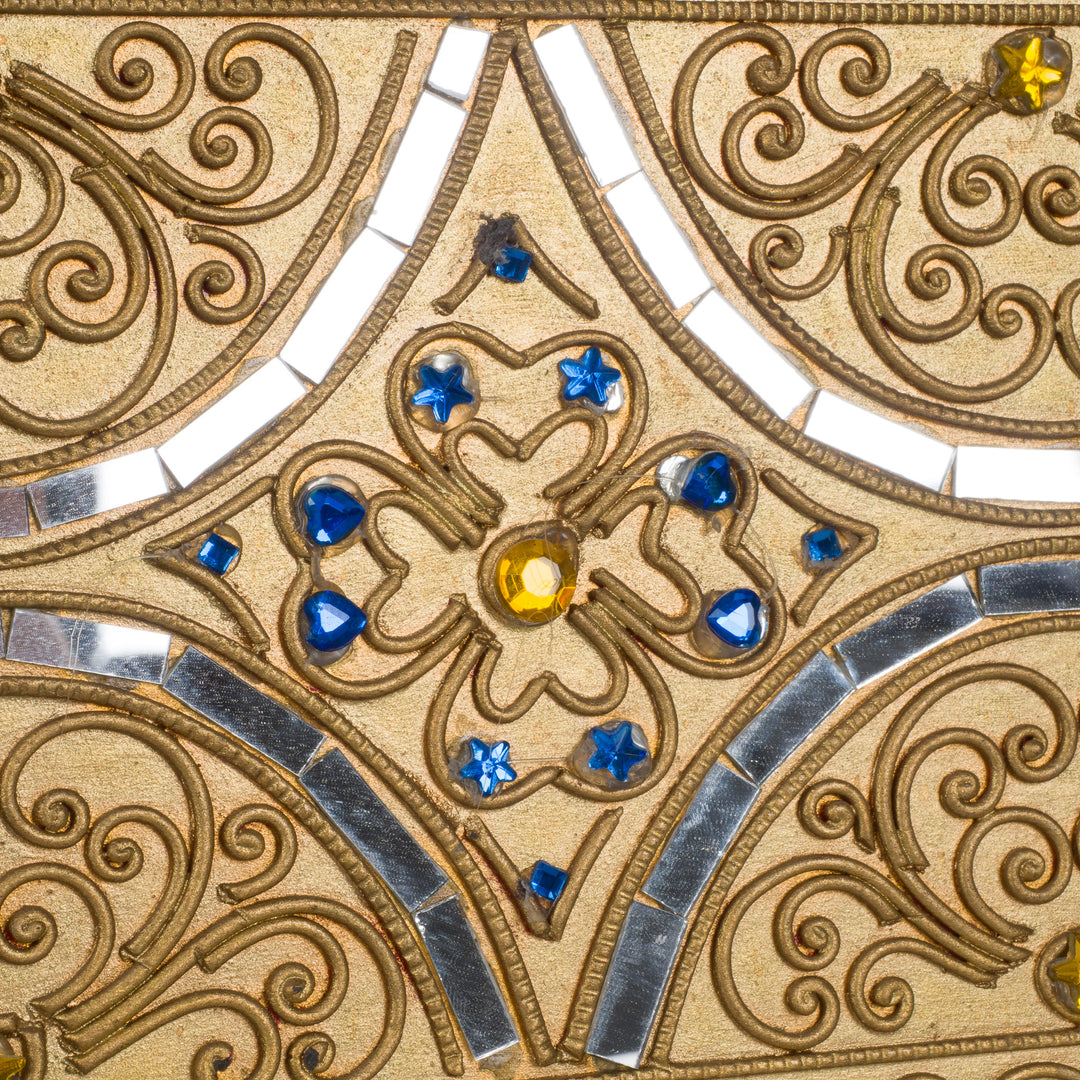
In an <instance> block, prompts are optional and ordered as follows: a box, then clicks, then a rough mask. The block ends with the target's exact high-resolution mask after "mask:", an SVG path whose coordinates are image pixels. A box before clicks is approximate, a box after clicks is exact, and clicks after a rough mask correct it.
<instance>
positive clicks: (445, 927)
mask: <svg viewBox="0 0 1080 1080" xmlns="http://www.w3.org/2000/svg"><path fill="white" fill-rule="evenodd" d="M413 918H414V919H415V920H416V925H417V927H418V928H419V930H420V936H421V937H422V938H423V939H424V946H425V948H426V949H427V951H428V955H429V956H430V957H431V961H432V963H433V964H434V965H435V970H436V972H437V973H438V975H439V982H441V983H442V986H443V990H445V991H446V996H447V998H448V999H449V1001H450V1007H451V1008H452V1009H453V1010H454V1016H456V1017H457V1022H458V1024H459V1025H460V1027H461V1030H462V1033H463V1034H464V1036H465V1041H466V1042H467V1043H468V1044H469V1052H470V1053H471V1054H472V1056H473V1057H474V1058H476V1060H477V1061H482V1060H483V1059H484V1058H487V1057H490V1056H491V1055H492V1054H497V1053H498V1052H499V1051H500V1050H506V1049H507V1048H508V1047H511V1046H513V1045H514V1044H515V1043H516V1042H517V1041H518V1034H517V1031H516V1029H515V1028H514V1024H513V1022H512V1021H511V1019H510V1013H509V1010H508V1009H507V1007H506V1001H505V1000H504V999H503V996H502V993H501V992H500V990H499V984H498V983H497V982H496V981H495V977H494V976H493V975H492V974H491V968H490V967H489V966H488V962H487V960H485V959H484V954H483V953H482V952H481V951H480V945H479V943H478V942H477V940H476V934H475V933H474V932H473V928H472V926H470V925H469V920H468V919H466V918H465V913H464V912H463V911H462V910H461V902H460V901H459V900H458V898H457V897H456V896H448V897H447V898H446V899H445V900H440V901H439V902H438V903H437V904H432V905H431V907H428V908H424V909H423V910H422V911H418V912H416V914H415V915H414V916H413Z"/></svg>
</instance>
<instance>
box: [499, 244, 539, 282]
mask: <svg viewBox="0 0 1080 1080" xmlns="http://www.w3.org/2000/svg"><path fill="white" fill-rule="evenodd" d="M531 264H532V255H531V254H530V253H529V252H527V251H522V250H521V248H516V247H504V248H503V249H502V251H500V252H499V255H498V258H497V259H496V260H495V262H494V264H493V265H492V267H491V272H492V273H493V274H494V275H495V276H496V277H501V278H502V279H503V281H512V282H514V284H515V285H520V284H521V282H523V281H524V280H525V276H526V275H527V274H528V272H529V266H530V265H531Z"/></svg>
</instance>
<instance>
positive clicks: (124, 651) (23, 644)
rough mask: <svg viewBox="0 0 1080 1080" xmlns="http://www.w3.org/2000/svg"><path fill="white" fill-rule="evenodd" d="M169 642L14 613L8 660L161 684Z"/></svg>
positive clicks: (43, 614) (128, 629) (147, 633)
mask: <svg viewBox="0 0 1080 1080" xmlns="http://www.w3.org/2000/svg"><path fill="white" fill-rule="evenodd" d="M171 640H172V639H171V638H170V636H169V635H168V634H162V633H159V632H158V631H156V630H140V629H138V628H136V627H133V626H116V625H114V624H113V623H99V622H90V621H89V620H86V619H71V618H68V617H66V616H64V615H53V614H52V613H51V612H48V611H28V610H26V609H25V608H17V609H16V611H15V615H14V617H13V618H12V620H11V633H10V634H9V635H8V647H7V658H8V659H9V660H18V661H19V662H21V663H24V664H43V665H45V666H48V667H57V668H64V669H65V670H67V671H85V672H88V673H90V674H94V675H113V676H115V677H116V678H118V679H131V680H133V681H135V682H154V683H159V682H161V680H162V678H163V677H164V675H165V667H166V664H167V663H168V660H169V645H170V642H171Z"/></svg>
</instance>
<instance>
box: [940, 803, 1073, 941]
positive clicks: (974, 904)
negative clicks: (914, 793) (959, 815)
mask: <svg viewBox="0 0 1080 1080" xmlns="http://www.w3.org/2000/svg"><path fill="white" fill-rule="evenodd" d="M1011 824H1022V825H1026V826H1028V827H1029V828H1030V829H1033V830H1034V831H1035V832H1036V833H1037V834H1038V835H1039V836H1040V837H1041V838H1042V839H1043V840H1044V841H1045V843H1046V845H1047V846H1048V847H1049V849H1050V869H1049V873H1047V865H1046V858H1045V856H1043V855H1042V854H1041V853H1040V852H1038V851H1035V850H1034V849H1032V848H1027V847H1018V848H1014V849H1013V850H1012V851H1010V852H1009V853H1008V854H1007V855H1006V856H1005V857H1004V859H1003V860H1002V863H1001V884H1002V887H1003V888H1004V889H1005V891H1006V892H1007V893H1008V894H1009V896H1011V897H1012V898H1013V899H1014V900H1015V901H1017V902H1018V903H1021V904H1048V903H1049V902H1050V901H1051V900H1054V899H1056V898H1057V897H1059V896H1060V895H1061V894H1062V893H1063V892H1064V891H1065V888H1066V886H1067V885H1068V884H1069V879H1070V877H1071V876H1072V866H1073V864H1072V853H1071V851H1070V850H1069V837H1068V836H1067V835H1066V833H1065V830H1064V829H1062V828H1061V826H1060V825H1058V823H1057V822H1056V821H1054V819H1053V818H1051V817H1049V816H1048V815H1047V814H1044V813H1042V812H1041V811H1039V810H1033V809H1030V808H1029V807H1020V806H1016V807H1007V808H1003V809H1000V810H995V811H994V812H993V813H990V814H988V815H986V816H985V817H983V818H981V819H980V820H979V821H975V822H972V824H971V825H970V826H969V827H968V829H967V831H966V832H965V833H964V836H963V838H962V839H961V841H960V843H959V845H957V849H956V856H955V860H954V864H953V877H954V880H955V882H956V888H957V892H958V893H959V894H960V898H961V899H962V900H963V901H964V903H965V905H966V906H967V908H968V910H969V911H971V913H972V914H973V915H974V916H975V917H976V918H977V919H979V920H980V921H981V922H983V923H984V924H985V925H986V926H988V927H989V928H990V929H991V930H993V931H994V933H996V934H1001V935H1002V937H1005V938H1008V939H1009V940H1011V941H1023V940H1024V939H1025V938H1026V937H1027V936H1028V935H1029V934H1030V933H1031V928H1030V927H1027V926H1024V925H1022V924H1021V923H1015V922H1012V921H1010V920H1009V919H1005V918H1003V917H1002V916H1001V915H999V914H998V913H997V912H996V911H994V909H993V908H992V907H990V905H989V904H988V903H986V901H985V900H984V899H983V898H982V895H981V893H980V892H979V889H978V886H977V885H976V882H975V856H976V853H977V852H978V848H979V845H980V844H981V843H982V841H983V840H984V839H985V838H986V836H987V834H988V833H990V832H991V831H992V830H994V829H996V828H999V827H1000V826H1002V825H1011ZM1044 878H1045V880H1043V879H1044ZM1040 881H1041V884H1040Z"/></svg>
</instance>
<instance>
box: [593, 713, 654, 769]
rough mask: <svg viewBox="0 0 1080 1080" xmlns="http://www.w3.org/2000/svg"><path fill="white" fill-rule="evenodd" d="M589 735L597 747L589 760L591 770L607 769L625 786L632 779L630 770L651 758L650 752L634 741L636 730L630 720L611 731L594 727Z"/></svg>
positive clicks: (624, 721)
mask: <svg viewBox="0 0 1080 1080" xmlns="http://www.w3.org/2000/svg"><path fill="white" fill-rule="evenodd" d="M589 735H590V736H591V738H592V741H593V746H595V747H596V750H595V751H594V752H593V755H592V757H590V758H589V768H590V769H606V770H607V771H608V772H609V773H611V775H612V776H614V777H615V779H616V780H618V782H619V783H620V784H625V783H626V781H627V780H629V779H630V770H631V769H632V768H633V767H634V766H635V765H636V764H637V763H638V762H639V761H644V760H645V759H646V758H647V757H648V756H649V751H648V750H647V749H646V748H645V747H644V746H639V745H638V744H637V743H636V742H635V741H634V729H633V726H632V725H631V724H630V722H629V721H628V720H623V721H622V723H620V724H618V725H616V726H615V727H614V728H613V729H612V730H611V731H606V730H605V729H604V728H602V727H594V728H593V729H592V731H590V732H589Z"/></svg>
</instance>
